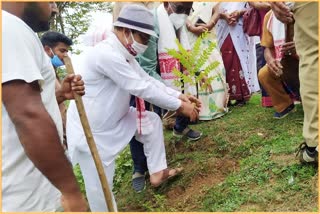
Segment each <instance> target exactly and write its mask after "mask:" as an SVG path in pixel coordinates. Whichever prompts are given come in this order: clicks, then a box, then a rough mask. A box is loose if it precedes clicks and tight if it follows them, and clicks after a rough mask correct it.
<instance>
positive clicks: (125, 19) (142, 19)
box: [113, 4, 158, 37]
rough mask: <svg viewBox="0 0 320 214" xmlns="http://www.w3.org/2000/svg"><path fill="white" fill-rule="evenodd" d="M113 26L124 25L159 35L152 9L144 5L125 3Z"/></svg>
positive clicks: (152, 34)
mask: <svg viewBox="0 0 320 214" xmlns="http://www.w3.org/2000/svg"><path fill="white" fill-rule="evenodd" d="M113 26H117V27H124V28H129V29H133V30H137V31H140V32H142V33H146V34H149V35H151V36H155V37H158V36H157V34H156V33H155V32H154V18H153V14H152V13H151V11H149V10H148V9H147V8H145V7H144V6H140V5H135V4H128V5H125V6H124V7H123V8H122V9H121V11H120V14H119V17H118V19H117V21H115V22H114V23H113Z"/></svg>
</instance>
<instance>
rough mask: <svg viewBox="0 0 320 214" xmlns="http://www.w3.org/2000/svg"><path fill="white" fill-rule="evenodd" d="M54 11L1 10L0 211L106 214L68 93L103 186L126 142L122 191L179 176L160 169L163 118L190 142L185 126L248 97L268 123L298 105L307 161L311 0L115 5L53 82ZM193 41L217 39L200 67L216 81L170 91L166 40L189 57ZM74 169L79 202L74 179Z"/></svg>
mask: <svg viewBox="0 0 320 214" xmlns="http://www.w3.org/2000/svg"><path fill="white" fill-rule="evenodd" d="M252 10H257V11H258V14H259V18H260V23H259V27H261V29H262V30H261V33H260V34H259V35H256V36H249V35H248V34H247V33H246V32H245V31H244V29H243V26H244V24H245V23H244V18H243V17H244V16H246V15H247V14H248V13H249V12H250V11H252ZM58 12H59V11H58V10H57V6H56V4H55V3H54V2H5V3H2V20H3V21H2V23H3V31H2V37H3V46H2V53H3V55H2V63H3V64H2V109H3V110H2V124H3V129H2V158H3V160H4V161H3V164H2V211H10V212H17V211H24V212H27V211H88V210H90V211H95V212H98V211H101V212H103V211H108V208H107V205H106V203H105V199H104V194H103V190H102V187H101V183H100V180H99V175H98V172H97V170H96V167H95V164H94V161H93V157H92V155H91V152H90V150H89V147H88V145H87V143H86V137H85V133H84V130H83V128H82V125H81V122H80V118H79V114H78V110H77V107H76V103H75V101H73V99H74V94H75V93H76V94H78V95H81V96H82V99H83V103H84V106H85V109H86V113H87V116H88V120H89V124H90V127H91V130H92V134H93V137H94V139H95V142H96V145H97V149H98V152H99V156H100V158H101V160H102V163H103V168H104V172H105V174H106V177H107V180H108V184H109V187H110V189H111V190H112V187H113V177H114V173H115V159H116V157H117V155H118V154H119V153H120V152H121V151H122V150H123V149H124V148H125V147H126V146H127V145H128V144H129V145H130V150H131V155H132V159H133V175H132V187H133V189H134V190H135V191H136V192H141V191H142V190H143V189H144V188H145V186H146V185H145V184H146V174H147V173H148V174H149V175H150V178H149V180H150V183H151V185H152V186H154V187H158V186H160V185H163V184H164V183H165V182H166V181H167V180H169V179H171V178H173V177H176V176H178V175H180V174H181V173H183V168H170V167H168V165H167V159H166V152H165V144H164V136H163V128H164V126H163V122H165V121H168V118H169V119H171V123H172V124H171V125H169V126H166V127H167V128H168V127H169V128H170V129H171V130H172V134H173V136H175V137H177V138H181V139H186V140H190V141H197V140H199V139H200V138H201V136H202V133H201V130H193V129H191V128H190V127H189V125H190V124H191V123H196V122H197V121H198V120H213V119H216V118H219V117H222V116H223V115H225V114H227V113H228V107H230V106H238V107H242V108H245V106H246V103H247V102H248V101H249V100H250V97H251V96H252V94H253V93H255V92H259V91H261V92H262V106H273V108H274V110H275V113H274V115H273V117H274V118H275V119H282V118H284V117H286V116H287V115H288V114H289V113H292V112H294V109H295V104H297V103H302V106H303V110H304V123H303V137H304V142H303V143H301V145H300V146H299V148H298V154H299V159H300V161H301V163H308V164H317V163H318V19H317V18H316V17H315V16H318V5H317V3H316V2H295V3H292V2H163V3H159V2H116V3H115V4H114V10H113V24H112V25H113V29H112V31H110V32H109V31H97V32H99V35H97V34H94V33H93V34H92V35H91V40H92V41H94V42H92V43H91V45H92V48H91V49H89V50H88V51H85V52H83V53H82V54H81V55H82V61H81V62H80V63H79V64H78V65H77V66H76V68H77V69H76V73H77V74H76V75H70V74H69V75H67V76H66V77H65V78H64V79H63V80H60V78H59V76H58V74H57V69H58V68H59V67H60V66H63V65H64V60H63V58H64V57H65V56H67V55H68V51H69V49H70V47H71V46H72V45H73V42H72V40H71V39H70V38H68V37H67V36H66V35H63V34H61V33H59V32H54V31H50V29H49V26H50V25H49V22H50V20H51V19H52V18H53V17H54V16H55V15H56V14H57V13H58ZM260 25H261V26H260ZM44 31H47V32H46V33H44V34H43V35H42V36H41V38H39V37H38V35H37V34H36V33H38V32H44ZM204 33H209V36H208V37H206V38H204V39H203V41H202V44H203V45H204V47H203V48H205V47H208V46H209V45H210V44H211V43H217V49H214V50H213V51H212V53H210V56H209V58H208V61H207V62H205V64H204V65H203V66H204V67H205V66H207V65H209V64H210V63H211V62H214V61H217V62H218V63H219V64H218V66H217V67H216V68H215V69H213V70H212V71H210V73H209V75H208V76H207V77H204V78H208V77H212V76H218V77H219V78H216V79H213V80H212V81H211V82H210V87H208V88H207V89H202V91H200V92H201V93H199V94H195V93H194V90H187V88H179V87H177V86H176V85H175V84H174V81H175V80H179V81H182V80H180V79H179V78H178V77H177V76H176V75H175V74H174V72H173V70H178V71H180V72H182V73H184V74H186V75H188V71H187V70H186V69H185V68H184V67H183V66H182V63H181V62H180V61H179V60H178V59H176V58H174V57H172V56H171V55H170V54H169V53H168V50H169V49H174V50H176V51H178V50H179V48H178V46H177V44H176V42H175V41H176V40H178V41H179V42H180V44H181V45H182V46H183V47H184V48H185V49H186V50H191V49H192V47H193V45H194V43H195V41H196V39H197V38H198V37H199V36H201V35H203V34H204ZM4 53H5V54H4ZM268 99H270V102H268ZM65 100H70V105H69V107H68V108H66V106H65V105H64V101H65ZM35 127H36V129H35ZM76 164H79V165H80V169H81V171H82V174H83V178H84V182H85V188H86V196H87V201H88V202H87V201H86V200H85V198H84V196H83V195H82V193H81V192H80V189H79V186H78V184H77V181H76V178H75V176H74V174H73V170H72V166H74V165H76ZM112 197H113V198H112V203H113V206H114V208H115V210H117V206H116V200H115V198H114V196H113V195H112ZM13 202H14V203H13Z"/></svg>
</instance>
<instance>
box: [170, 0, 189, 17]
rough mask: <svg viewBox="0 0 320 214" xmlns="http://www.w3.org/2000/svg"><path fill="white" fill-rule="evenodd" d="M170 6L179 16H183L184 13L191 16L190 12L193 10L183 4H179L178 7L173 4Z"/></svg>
mask: <svg viewBox="0 0 320 214" xmlns="http://www.w3.org/2000/svg"><path fill="white" fill-rule="evenodd" d="M169 5H170V6H171V8H172V10H174V12H175V13H178V14H181V13H184V14H190V10H191V7H190V8H189V7H185V6H183V5H181V4H178V5H176V4H175V3H171V2H169Z"/></svg>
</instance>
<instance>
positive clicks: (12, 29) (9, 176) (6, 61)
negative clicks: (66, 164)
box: [2, 11, 62, 212]
mask: <svg viewBox="0 0 320 214" xmlns="http://www.w3.org/2000/svg"><path fill="white" fill-rule="evenodd" d="M2 26H3V28H2V45H3V46H2V53H3V54H2V63H3V64H2V84H3V83H6V82H9V81H11V80H24V81H25V82H27V83H31V82H33V81H39V84H40V86H41V90H42V91H41V99H42V102H43V104H44V106H45V108H46V110H47V111H48V113H49V114H50V116H51V117H52V119H53V121H54V123H55V124H56V127H57V130H58V132H59V135H60V138H61V142H62V121H61V116H60V112H59V107H58V104H57V101H56V99H55V73H54V70H53V67H52V65H51V62H50V60H49V59H48V57H47V56H46V54H45V52H44V50H43V47H42V44H41V42H40V40H39V38H38V37H37V35H36V34H35V33H34V32H33V30H32V29H31V28H30V27H29V26H27V25H26V24H25V23H24V22H23V21H22V20H21V19H19V18H18V17H16V16H14V15H12V14H10V13H7V12H6V11H2ZM13 99H14V98H13ZM21 108H23V106H21ZM34 131H35V132H39V131H41V127H34ZM30 134H31V133H30ZM39 143H41V142H39ZM34 149H37V148H34ZM2 160H3V161H2V211H4V212H18V211H23V212H28V211H29V212H30V211H55V210H56V209H57V208H59V207H61V205H60V195H61V194H60V192H59V191H58V190H57V189H56V188H55V187H54V186H53V185H52V184H51V183H50V182H49V181H48V179H47V178H46V177H45V176H44V175H43V174H42V173H41V172H40V171H39V170H38V169H37V168H36V167H35V165H34V164H33V163H32V162H31V160H30V159H29V158H28V157H27V156H26V153H25V151H24V149H23V147H22V145H21V143H20V141H19V138H18V136H17V132H16V130H15V126H14V124H13V123H12V121H11V119H10V117H9V115H8V112H7V110H6V108H5V106H4V105H3V103H2ZM57 173H59V172H57Z"/></svg>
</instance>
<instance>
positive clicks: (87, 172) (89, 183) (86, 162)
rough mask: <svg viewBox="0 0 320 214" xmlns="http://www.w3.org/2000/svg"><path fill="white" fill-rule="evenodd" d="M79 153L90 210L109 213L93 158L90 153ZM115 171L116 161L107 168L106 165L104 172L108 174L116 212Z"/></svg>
mask: <svg viewBox="0 0 320 214" xmlns="http://www.w3.org/2000/svg"><path fill="white" fill-rule="evenodd" d="M77 152H78V157H79V158H78V159H79V165H80V169H81V172H82V176H83V179H84V183H85V189H86V195H87V199H88V202H89V207H90V210H91V212H107V211H108V208H107V205H106V202H105V197H104V194H103V190H102V186H101V182H100V179H99V175H98V173H97V169H96V166H95V164H94V161H93V158H92V156H91V154H89V153H86V152H79V151H77ZM114 171H115V162H114V161H113V162H112V163H111V164H110V165H109V166H107V167H106V166H105V165H104V172H105V174H106V177H107V180H108V184H109V189H110V191H111V195H112V200H113V206H114V210H115V211H117V204H116V202H115V199H114V195H113V193H112V188H113V176H114Z"/></svg>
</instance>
